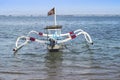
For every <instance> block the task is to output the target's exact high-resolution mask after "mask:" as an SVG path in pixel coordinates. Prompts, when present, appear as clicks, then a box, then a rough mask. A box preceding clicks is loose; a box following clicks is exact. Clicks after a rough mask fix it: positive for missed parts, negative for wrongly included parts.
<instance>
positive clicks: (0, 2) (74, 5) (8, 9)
mask: <svg viewBox="0 0 120 80" xmlns="http://www.w3.org/2000/svg"><path fill="white" fill-rule="evenodd" d="M53 7H55V8H56V13H57V14H58V15H80V14H81V15H93V14H98V15H99V14H115V15H120V0H0V15H47V12H48V11H49V10H50V9H52V8H53Z"/></svg>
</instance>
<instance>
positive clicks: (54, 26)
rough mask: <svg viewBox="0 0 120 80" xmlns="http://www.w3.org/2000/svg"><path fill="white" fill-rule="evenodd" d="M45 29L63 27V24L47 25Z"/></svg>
mask: <svg viewBox="0 0 120 80" xmlns="http://www.w3.org/2000/svg"><path fill="white" fill-rule="evenodd" d="M44 29H62V26H61V25H52V26H46V28H44Z"/></svg>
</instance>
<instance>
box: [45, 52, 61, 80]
mask: <svg viewBox="0 0 120 80" xmlns="http://www.w3.org/2000/svg"><path fill="white" fill-rule="evenodd" d="M62 54H63V53H62V52H53V53H47V56H46V57H45V58H46V60H45V66H46V67H47V69H46V71H47V75H48V77H47V78H46V80H59V79H60V77H61V76H60V75H61V74H62V68H61V66H62V61H63V59H62Z"/></svg>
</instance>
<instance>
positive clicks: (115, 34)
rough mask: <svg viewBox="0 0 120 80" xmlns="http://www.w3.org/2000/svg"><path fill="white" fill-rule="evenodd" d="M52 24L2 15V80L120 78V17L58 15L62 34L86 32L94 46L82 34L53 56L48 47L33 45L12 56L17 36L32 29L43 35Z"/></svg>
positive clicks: (47, 19)
mask: <svg viewBox="0 0 120 80" xmlns="http://www.w3.org/2000/svg"><path fill="white" fill-rule="evenodd" d="M52 24H53V18H52V17H44V16H37V17H34V16H30V17H28V16H0V79H1V80H14V79H15V80H119V79H120V16H58V17H57V24H59V25H62V26H63V29H62V33H67V32H70V31H73V30H76V29H79V28H80V29H83V30H85V31H86V32H88V33H89V34H90V35H91V37H92V39H93V41H94V45H90V44H87V43H86V42H85V41H84V38H83V36H82V35H81V36H80V37H78V38H76V39H75V40H73V41H70V42H68V43H66V45H67V46H68V49H64V50H62V51H60V52H53V53H50V52H48V51H47V49H46V46H45V45H42V44H39V43H35V42H33V43H30V44H28V45H26V46H25V47H23V48H22V49H21V50H20V51H19V52H18V53H17V55H14V54H13V51H12V50H13V48H14V47H15V41H16V39H17V37H18V36H22V35H27V33H28V32H29V31H31V30H36V31H38V32H44V29H43V28H45V26H47V25H52ZM71 43H72V45H70V46H69V45H68V44H71Z"/></svg>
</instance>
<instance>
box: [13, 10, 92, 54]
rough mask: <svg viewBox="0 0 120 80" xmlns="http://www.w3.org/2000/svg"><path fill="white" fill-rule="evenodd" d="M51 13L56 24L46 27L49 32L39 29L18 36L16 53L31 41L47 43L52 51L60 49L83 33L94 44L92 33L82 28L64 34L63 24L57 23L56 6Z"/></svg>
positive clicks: (49, 13)
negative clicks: (32, 35)
mask: <svg viewBox="0 0 120 80" xmlns="http://www.w3.org/2000/svg"><path fill="white" fill-rule="evenodd" d="M50 15H54V22H55V24H54V25H53V26H47V27H46V28H44V29H45V30H46V31H47V32H46V33H42V32H37V31H34V30H32V31H30V32H29V33H28V35H27V36H21V37H18V38H17V41H16V48H14V49H13V51H14V53H16V52H17V51H18V50H19V49H21V48H22V47H23V46H25V45H27V44H28V43H29V42H31V41H32V42H33V41H35V42H38V43H41V44H46V45H47V49H48V50H49V51H50V52H51V51H59V50H60V49H63V46H64V45H63V44H64V43H65V42H68V41H70V40H72V39H75V38H77V37H78V36H79V35H81V34H83V35H84V37H85V39H86V41H87V42H88V43H90V44H93V41H92V39H91V37H90V35H89V34H88V33H87V32H85V31H83V30H82V29H77V30H75V31H70V32H68V33H65V34H62V33H61V30H62V26H61V25H56V12H55V8H53V9H51V10H50V11H49V12H48V16H50ZM30 34H37V35H39V36H40V37H46V40H40V39H36V38H34V37H30ZM20 40H25V42H24V43H22V44H20V45H18V44H19V41H20Z"/></svg>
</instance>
